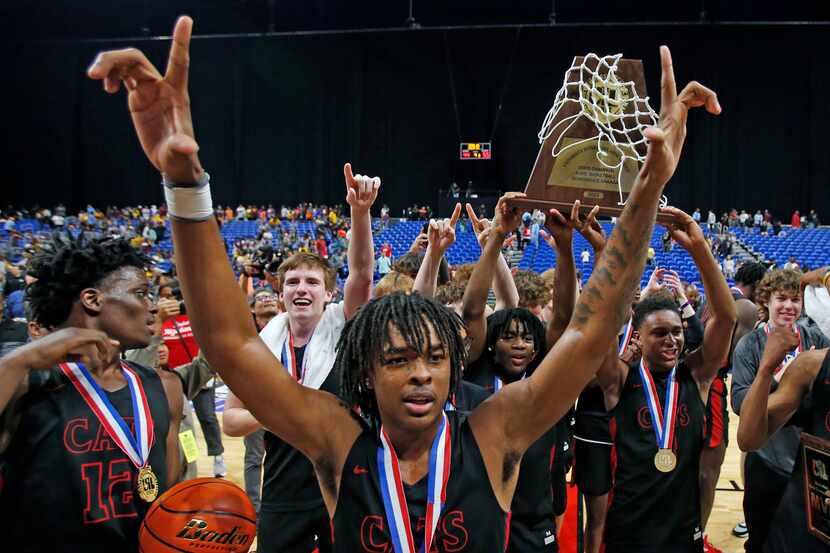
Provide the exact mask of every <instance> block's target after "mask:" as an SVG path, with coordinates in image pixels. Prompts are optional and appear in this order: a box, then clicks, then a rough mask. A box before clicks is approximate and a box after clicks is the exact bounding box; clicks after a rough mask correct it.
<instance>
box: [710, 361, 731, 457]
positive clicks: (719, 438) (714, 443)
mask: <svg viewBox="0 0 830 553" xmlns="http://www.w3.org/2000/svg"><path fill="white" fill-rule="evenodd" d="M726 394H727V391H726V380H725V379H724V378H721V377H720V376H718V377H716V378H715V379H714V380H713V381H712V385H711V386H709V397H708V399H707V401H706V439H705V440H704V446H705V447H707V448H709V449H714V448H716V447H718V446H720V445H721V444H723V445H724V447H725V446H728V445H729V407H728V406H727V401H726Z"/></svg>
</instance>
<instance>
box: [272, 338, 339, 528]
mask: <svg viewBox="0 0 830 553" xmlns="http://www.w3.org/2000/svg"><path fill="white" fill-rule="evenodd" d="M305 349H306V346H303V347H299V348H294V356H295V357H296V360H297V366H298V367H302V366H303V357H304V355H305ZM320 389H321V390H324V391H326V392H331V393H332V394H338V393H339V391H340V373H339V371H337V370H336V369H335V368H332V370H331V372H330V373H329V375H328V376H327V377H326V380H325V381H324V382H323V385H322V386H320ZM264 441H265V460H264V461H263V476H262V500H261V507H260V508H261V509H262V510H264V511H272V512H287V511H295V510H306V509H313V508H323V506H324V504H323V496H322V495H320V486H319V485H318V484H317V476H316V475H315V474H314V467H313V466H312V465H311V461H309V460H308V458H307V457H306V456H305V455H303V454H302V453H300V451H298V450H297V449H295V448H293V447H291V446H290V445H288V444H287V443H285V442H284V441H283V440H281V439H280V438H279V437H277V436H276V435H274V434H272V433H271V432H268V431H267V430H266V431H265V434H264Z"/></svg>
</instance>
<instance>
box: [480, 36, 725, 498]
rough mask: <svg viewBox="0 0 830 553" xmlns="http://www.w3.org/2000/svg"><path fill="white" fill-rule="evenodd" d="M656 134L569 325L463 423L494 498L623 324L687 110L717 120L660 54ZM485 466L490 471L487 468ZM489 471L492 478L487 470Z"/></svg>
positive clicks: (650, 132) (712, 104)
mask: <svg viewBox="0 0 830 553" xmlns="http://www.w3.org/2000/svg"><path fill="white" fill-rule="evenodd" d="M660 53H661V61H662V67H663V77H662V81H661V87H662V90H661V96H662V106H661V116H660V126H659V127H650V128H647V129H645V131H644V134H645V136H646V137H647V138H648V140H649V145H648V154H647V156H646V161H645V163H644V164H643V167H642V169H641V170H640V172H639V174H638V176H637V178H636V179H635V182H634V185H633V187H632V190H631V194H630V195H629V197H628V200H627V202H626V205H625V208H624V209H623V212H622V214H621V215H620V217H619V220H618V222H617V225H616V226H615V228H614V231H613V233H612V234H611V237H610V239H609V241H608V245H607V246H606V248H605V251H603V254H602V256H601V258H600V260H599V263H598V265H597V268H596V270H595V271H594V272H593V274H592V275H591V278H590V280H589V281H588V284H587V286H586V287H585V289H584V290H583V292H582V294H581V295H580V297H579V300H578V302H577V305H576V308H575V310H574V315H573V317H572V319H571V323H570V325H569V326H568V328H567V330H566V331H565V333H564V334H563V335H562V338H560V340H559V341H558V342H557V343H556V345H554V347H553V348H552V349H551V350H550V352H548V354H547V356H546V357H545V358H544V360H543V361H542V363H541V364H540V365H539V367H538V368H537V369H536V371H535V372H534V373H533V375H532V376H531V377H530V378H527V379H525V380H522V381H520V382H517V383H514V384H512V385H510V386H505V387H504V388H503V389H502V390H501V392H499V394H497V395H496V396H494V397H493V398H491V399H490V400H489V401H487V402H485V403H483V404H481V405H480V406H479V408H478V409H476V410H475V411H474V412H473V413H472V414H471V416H470V423H471V425H472V426H473V430H474V432H475V434H476V438H477V440H478V442H479V446H480V447H481V448H482V451H483V452H484V456H485V462H486V463H487V465H488V473H489V475H490V479H491V483H492V484H493V486H494V490H495V491H496V493H497V494H499V493H501V492H500V491H499V490H501V491H504V492H505V493H508V495H509V492H506V491H505V490H506V489H507V481H508V480H509V478H506V477H507V476H508V474H512V472H511V471H507V470H505V469H508V468H513V469H514V468H515V467H511V466H508V464H510V461H511V460H512V459H515V458H516V457H517V456H521V454H522V453H523V452H524V451H525V450H526V449H527V448H528V447H529V446H530V444H532V443H533V442H534V441H535V440H536V439H538V437H539V436H541V435H542V433H543V432H545V431H546V430H547V429H548V428H550V427H551V426H552V425H553V424H554V423H555V422H556V421H557V420H559V419H560V418H561V417H562V416H563V415H564V414H565V412H566V411H567V410H568V409H569V407H570V406H571V404H572V403H573V402H574V400H575V399H576V398H577V396H578V395H579V393H580V392H581V391H582V390H583V388H584V387H585V385H586V384H588V382H590V380H591V379H592V378H593V377H594V376H595V375H596V373H597V370H598V369H599V367H600V364H601V363H602V361H603V359H604V358H605V354H606V352H607V351H608V345H609V343H610V342H611V341H612V340H613V338H614V337H615V336H616V334H617V331H618V330H619V329H620V327H621V326H622V325H623V323H624V322H625V321H626V320H627V318H628V314H629V309H630V302H631V294H632V290H633V289H634V287H635V285H636V284H637V283H638V281H639V279H640V275H642V273H643V268H644V266H645V260H646V259H645V258H646V250H647V248H648V242H649V239H650V237H651V234H652V231H653V227H654V221H655V218H656V215H657V206H658V203H659V201H660V197H661V196H662V193H663V189H664V187H665V185H666V183H667V182H668V181H669V179H670V178H671V176H672V174H673V173H674V170H675V169H676V167H677V161H678V160H679V158H680V153H681V150H682V147H683V141H684V139H685V134H686V117H687V114H688V110H689V109H690V108H692V107H697V106H704V105H705V106H706V108H707V110H708V111H709V112H711V113H719V112H720V106H719V105H718V102H717V98H716V96H715V94H714V92H712V91H710V90H709V89H707V88H705V87H703V86H702V85H700V84H698V83H694V82H692V83H690V84H689V85H687V86H686V88H684V89H683V91H682V92H681V93H680V94H677V90H676V86H675V83H674V71H673V68H672V61H671V54H670V53H669V50H668V48H666V47H662V48H661V52H660ZM491 463H492V465H491ZM492 469H495V470H492Z"/></svg>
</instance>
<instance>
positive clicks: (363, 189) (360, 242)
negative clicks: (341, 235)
mask: <svg viewBox="0 0 830 553" xmlns="http://www.w3.org/2000/svg"><path fill="white" fill-rule="evenodd" d="M343 177H344V178H345V180H346V203H348V204H349V207H350V209H351V216H352V238H351V240H349V250H348V262H349V276H348V277H347V278H346V284H345V285H344V290H343V313H344V315H345V316H346V319H347V320H348V319H351V318H352V317H353V316H354V314H355V312H356V311H357V310H358V309H359V308H360V307H361V306H363V305H365V304H366V303H367V302H368V301H369V300H370V299H372V278H373V277H374V274H375V246H374V242H373V241H372V215H371V213H370V211H369V210H370V209H371V208H372V204H374V203H375V200H376V199H377V197H378V190H379V189H380V177H368V176H365V175H355V174H353V173H352V165H351V163H347V164H345V165H344V166H343Z"/></svg>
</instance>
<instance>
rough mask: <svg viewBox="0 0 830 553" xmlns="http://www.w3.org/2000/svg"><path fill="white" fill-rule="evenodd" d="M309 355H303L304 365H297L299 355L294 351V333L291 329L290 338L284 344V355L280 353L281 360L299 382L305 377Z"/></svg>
mask: <svg viewBox="0 0 830 553" xmlns="http://www.w3.org/2000/svg"><path fill="white" fill-rule="evenodd" d="M308 343H311V339H309V340H308V342H307V343H306V345H307V344H308ZM308 357H309V356H308V355H303V366H302V367H298V366H297V355H296V354H295V353H294V335H293V334H291V331H290V330H289V331H288V339H287V340H286V341H285V342H283V344H282V355H280V361H281V362H282V366H283V367H285V370H286V371H287V372H288V374H290V375H291V376H292V377H294V380H296V381H297V382H302V381H303V378H305V367H306V364H307V362H308Z"/></svg>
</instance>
